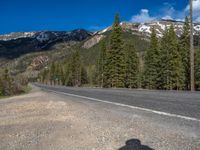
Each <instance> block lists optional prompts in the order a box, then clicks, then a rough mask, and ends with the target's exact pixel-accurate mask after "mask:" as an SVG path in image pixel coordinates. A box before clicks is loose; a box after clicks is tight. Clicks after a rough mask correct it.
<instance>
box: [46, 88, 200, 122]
mask: <svg viewBox="0 0 200 150" xmlns="http://www.w3.org/2000/svg"><path fill="white" fill-rule="evenodd" d="M45 90H46V91H49V92H53V93H57V94H63V95H67V96H72V97H78V98H83V99H88V100H91V101H97V102H103V103H107V104H113V105H117V106H122V107H128V108H131V109H137V110H142V111H146V112H151V113H155V114H159V115H164V116H169V117H175V118H181V119H185V120H190V121H197V122H200V120H199V119H196V118H192V117H186V116H182V115H176V114H171V113H166V112H162V111H156V110H153V109H147V108H142V107H136V106H131V105H127V104H121V103H117V102H109V101H105V100H101V99H96V98H91V97H86V96H80V95H75V94H69V93H64V92H57V91H53V90H47V89H45Z"/></svg>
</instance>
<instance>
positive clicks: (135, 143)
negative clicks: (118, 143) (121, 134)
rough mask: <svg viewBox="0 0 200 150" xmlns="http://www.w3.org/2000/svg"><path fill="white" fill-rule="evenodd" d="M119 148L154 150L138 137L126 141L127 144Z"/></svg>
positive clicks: (125, 149) (126, 149)
mask: <svg viewBox="0 0 200 150" xmlns="http://www.w3.org/2000/svg"><path fill="white" fill-rule="evenodd" d="M119 150H154V149H152V148H150V147H148V146H146V145H142V144H141V141H140V140H138V139H131V140H128V141H126V145H125V146H123V147H121V148H119Z"/></svg>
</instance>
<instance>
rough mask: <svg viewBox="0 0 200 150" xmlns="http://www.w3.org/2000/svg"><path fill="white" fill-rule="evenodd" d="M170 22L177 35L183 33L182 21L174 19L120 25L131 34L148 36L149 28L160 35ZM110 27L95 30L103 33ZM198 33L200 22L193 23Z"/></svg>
mask: <svg viewBox="0 0 200 150" xmlns="http://www.w3.org/2000/svg"><path fill="white" fill-rule="evenodd" d="M171 24H173V25H174V29H175V31H176V33H177V35H178V36H180V35H181V34H182V33H183V27H184V22H180V21H174V20H160V21H151V22H147V23H130V22H122V23H121V24H120V25H121V26H122V29H123V31H129V32H132V33H133V34H139V35H144V36H150V34H151V29H152V28H154V29H155V30H156V33H157V36H158V37H162V36H163V33H164V31H165V29H166V28H169V27H170V26H171ZM111 29H112V27H108V28H106V29H104V30H102V31H99V32H97V34H103V33H105V32H107V31H110V30H111ZM199 33H200V23H195V24H194V34H196V35H197V34H198V35H199Z"/></svg>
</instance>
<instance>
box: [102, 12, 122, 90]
mask: <svg viewBox="0 0 200 150" xmlns="http://www.w3.org/2000/svg"><path fill="white" fill-rule="evenodd" d="M109 44H110V46H109V48H108V50H107V59H106V70H107V71H106V76H107V83H108V87H124V77H125V62H124V50H123V41H122V28H121V26H120V19H119V15H116V16H115V22H114V24H113V26H112V32H111V36H110V43H109Z"/></svg>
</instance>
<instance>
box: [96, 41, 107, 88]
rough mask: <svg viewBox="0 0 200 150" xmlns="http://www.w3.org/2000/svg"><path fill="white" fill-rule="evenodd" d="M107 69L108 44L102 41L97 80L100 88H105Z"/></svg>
mask: <svg viewBox="0 0 200 150" xmlns="http://www.w3.org/2000/svg"><path fill="white" fill-rule="evenodd" d="M105 67H106V43H105V41H102V43H101V51H100V55H99V58H98V60H97V80H98V85H99V86H100V87H104V86H105V71H106V69H105Z"/></svg>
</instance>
